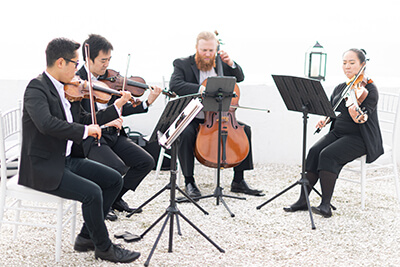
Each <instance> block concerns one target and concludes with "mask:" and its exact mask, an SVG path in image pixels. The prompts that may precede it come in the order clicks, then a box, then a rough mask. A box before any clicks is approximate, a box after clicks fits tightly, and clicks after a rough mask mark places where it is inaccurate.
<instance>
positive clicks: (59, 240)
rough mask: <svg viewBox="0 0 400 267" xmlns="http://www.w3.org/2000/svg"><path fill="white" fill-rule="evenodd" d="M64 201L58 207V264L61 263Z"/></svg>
mask: <svg viewBox="0 0 400 267" xmlns="http://www.w3.org/2000/svg"><path fill="white" fill-rule="evenodd" d="M63 203H64V200H60V202H59V203H58V205H57V226H56V262H59V261H60V258H61V237H62V225H63V208H64V205H63Z"/></svg>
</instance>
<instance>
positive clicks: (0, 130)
mask: <svg viewBox="0 0 400 267" xmlns="http://www.w3.org/2000/svg"><path fill="white" fill-rule="evenodd" d="M21 124H22V120H21V102H20V103H19V106H18V107H17V108H14V109H11V110H9V111H6V112H4V113H2V112H1V111H0V169H1V172H0V179H1V191H2V193H4V191H3V190H5V186H6V181H7V179H6V178H7V177H10V176H11V174H14V173H15V172H16V171H17V169H18V164H19V157H20V152H21V145H20V144H21V138H22V130H21V128H22V127H21ZM13 172H14V173H13ZM2 178H4V179H2Z"/></svg>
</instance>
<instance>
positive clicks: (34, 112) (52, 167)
mask: <svg viewBox="0 0 400 267" xmlns="http://www.w3.org/2000/svg"><path fill="white" fill-rule="evenodd" d="M71 113H72V116H73V121H74V122H73V123H68V122H67V121H66V116H65V112H64V108H63V105H62V102H61V99H60V97H59V95H58V92H57V90H56V88H55V87H54V85H53V83H52V82H51V80H50V79H49V77H47V75H46V74H45V73H43V74H41V75H39V76H38V77H37V78H35V79H33V80H31V81H30V82H29V84H28V86H27V88H26V90H25V94H24V107H23V113H22V147H21V163H20V170H19V182H18V183H19V184H21V185H25V186H28V187H31V188H34V189H37V190H41V191H51V190H55V189H57V188H58V186H59V184H60V182H61V179H62V175H63V172H64V167H65V156H66V155H65V151H66V145H67V140H72V141H73V142H74V143H76V144H81V143H82V138H83V134H84V125H83V124H91V116H90V113H87V112H85V111H84V110H83V109H82V107H81V105H80V102H73V103H71ZM96 117H97V121H98V123H99V124H104V123H107V122H109V121H111V120H114V119H116V118H118V112H117V111H116V110H115V108H114V107H111V108H108V109H105V110H103V111H101V112H98V113H97V116H96Z"/></svg>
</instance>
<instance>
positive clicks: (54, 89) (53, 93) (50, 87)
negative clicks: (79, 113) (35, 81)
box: [43, 72, 67, 120]
mask: <svg viewBox="0 0 400 267" xmlns="http://www.w3.org/2000/svg"><path fill="white" fill-rule="evenodd" d="M43 77H44V80H45V81H46V84H47V87H48V88H49V91H50V93H51V94H52V95H53V96H55V97H56V98H57V100H58V105H59V106H60V108H61V110H62V114H63V119H64V120H67V116H66V115H65V110H64V105H63V103H62V101H61V98H60V95H59V94H58V92H57V89H56V88H55V87H54V84H53V83H52V81H51V80H50V78H49V77H47V75H46V73H44V72H43Z"/></svg>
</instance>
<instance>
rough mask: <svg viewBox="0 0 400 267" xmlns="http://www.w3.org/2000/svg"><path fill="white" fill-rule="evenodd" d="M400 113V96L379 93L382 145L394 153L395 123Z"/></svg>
mask: <svg viewBox="0 0 400 267" xmlns="http://www.w3.org/2000/svg"><path fill="white" fill-rule="evenodd" d="M399 113H400V95H399V94H395V93H386V92H385V93H382V92H381V93H379V101H378V116H379V125H380V128H381V133H382V138H383V143H384V144H385V145H387V146H389V147H391V148H392V150H393V151H396V148H395V146H396V139H397V138H398V137H397V134H396V132H397V123H398V121H399Z"/></svg>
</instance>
